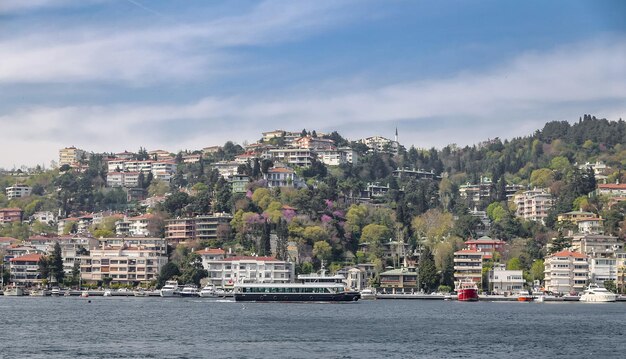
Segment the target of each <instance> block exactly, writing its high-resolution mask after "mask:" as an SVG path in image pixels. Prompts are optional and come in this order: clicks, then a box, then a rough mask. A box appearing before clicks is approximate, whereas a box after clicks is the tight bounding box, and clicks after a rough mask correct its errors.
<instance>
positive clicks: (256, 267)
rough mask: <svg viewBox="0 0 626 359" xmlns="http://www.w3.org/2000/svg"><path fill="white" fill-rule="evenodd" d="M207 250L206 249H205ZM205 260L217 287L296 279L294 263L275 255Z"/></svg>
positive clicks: (206, 267)
mask: <svg viewBox="0 0 626 359" xmlns="http://www.w3.org/2000/svg"><path fill="white" fill-rule="evenodd" d="M205 251H206V250H205ZM216 258H217V259H214V260H208V259H207V260H203V266H204V269H206V270H207V272H208V273H209V283H211V284H213V285H215V286H217V287H226V286H232V285H234V284H235V283H238V282H244V283H290V282H293V281H294V279H295V268H294V265H293V263H291V262H286V261H281V260H278V259H276V258H273V257H255V256H237V257H228V258H221V259H219V255H216Z"/></svg>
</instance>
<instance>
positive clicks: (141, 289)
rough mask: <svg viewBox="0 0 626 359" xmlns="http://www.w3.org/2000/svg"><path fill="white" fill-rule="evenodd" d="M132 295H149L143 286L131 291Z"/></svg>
mask: <svg viewBox="0 0 626 359" xmlns="http://www.w3.org/2000/svg"><path fill="white" fill-rule="evenodd" d="M133 295H134V296H135V297H147V296H149V295H150V293H148V291H147V290H145V289H143V288H140V289H137V290H136V291H134V292H133Z"/></svg>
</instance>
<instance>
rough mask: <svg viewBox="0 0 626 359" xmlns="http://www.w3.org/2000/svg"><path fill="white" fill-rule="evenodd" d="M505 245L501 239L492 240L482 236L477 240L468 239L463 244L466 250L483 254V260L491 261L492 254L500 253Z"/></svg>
mask: <svg viewBox="0 0 626 359" xmlns="http://www.w3.org/2000/svg"><path fill="white" fill-rule="evenodd" d="M505 244H506V243H505V242H504V241H503V240H501V239H492V238H490V237H488V236H483V237H480V238H478V239H470V240H468V241H466V242H465V245H466V246H467V248H469V249H471V250H477V251H480V252H482V253H483V259H492V258H493V254H494V252H500V253H501V252H502V251H503V250H504V245H505Z"/></svg>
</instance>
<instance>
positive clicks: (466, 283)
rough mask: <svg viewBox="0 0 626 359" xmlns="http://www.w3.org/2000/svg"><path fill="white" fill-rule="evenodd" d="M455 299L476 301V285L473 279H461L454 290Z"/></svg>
mask: <svg viewBox="0 0 626 359" xmlns="http://www.w3.org/2000/svg"><path fill="white" fill-rule="evenodd" d="M456 292H457V300H459V301H461V302H476V301H478V287H477V286H476V283H474V281H473V280H471V279H468V280H461V281H460V282H459V286H458V288H457V290H456Z"/></svg>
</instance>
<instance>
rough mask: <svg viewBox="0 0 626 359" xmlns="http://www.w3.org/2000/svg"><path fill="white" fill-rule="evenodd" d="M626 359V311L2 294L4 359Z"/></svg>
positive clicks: (0, 348) (622, 306)
mask: <svg viewBox="0 0 626 359" xmlns="http://www.w3.org/2000/svg"><path fill="white" fill-rule="evenodd" d="M555 357H558V358H625V357H626V303H606V304H585V303H541V304H540V303H517V302H475V303H462V302H456V301H424V300H376V301H359V302H356V303H342V304H331V303H300V304H298V303H245V304H242V303H235V302H230V301H215V300H211V299H201V298H197V299H191V298H135V297H129V298H120V297H91V298H79V297H56V298H53V297H22V298H19V297H0V358H46V359H50V358H555Z"/></svg>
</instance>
